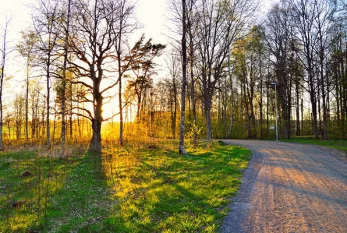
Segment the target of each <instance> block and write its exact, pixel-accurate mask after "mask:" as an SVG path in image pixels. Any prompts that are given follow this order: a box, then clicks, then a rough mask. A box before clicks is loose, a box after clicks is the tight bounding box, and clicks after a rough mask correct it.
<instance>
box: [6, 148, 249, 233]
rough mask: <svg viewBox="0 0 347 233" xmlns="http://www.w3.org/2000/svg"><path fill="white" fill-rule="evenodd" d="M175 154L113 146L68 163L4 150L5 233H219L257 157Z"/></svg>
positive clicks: (220, 151)
mask: <svg viewBox="0 0 347 233" xmlns="http://www.w3.org/2000/svg"><path fill="white" fill-rule="evenodd" d="M159 145H160V146H159ZM173 149H174V147H172V146H168V145H163V144H155V145H154V146H153V145H152V146H148V145H143V146H142V148H140V149H134V148H133V149H129V148H126V149H119V148H109V149H107V150H106V152H105V153H104V154H103V155H102V157H95V156H93V155H89V154H86V155H79V156H72V157H70V158H69V159H58V158H50V157H49V156H44V154H42V153H40V152H30V151H26V152H24V151H21V152H16V153H5V154H3V155H1V159H0V208H1V209H0V232H35V231H40V232H217V231H218V228H219V226H220V224H221V222H222V220H223V217H224V216H225V214H226V213H227V211H228V205H229V203H230V197H231V195H233V194H235V193H236V191H237V190H238V188H239V185H240V178H241V175H242V170H243V169H245V168H246V167H247V164H248V161H249V159H250V152H249V151H248V150H247V149H244V148H241V147H238V146H224V145H214V146H213V148H212V149H211V150H206V149H204V146H201V147H200V148H198V149H195V150H188V152H189V153H188V155H187V156H180V155H178V154H177V153H176V152H175V151H173ZM24 171H28V172H26V173H23V172H24Z"/></svg>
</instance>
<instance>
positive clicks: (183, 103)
mask: <svg viewBox="0 0 347 233" xmlns="http://www.w3.org/2000/svg"><path fill="white" fill-rule="evenodd" d="M186 7H187V5H186V0H182V41H181V46H182V89H181V121H180V143H179V148H178V153H180V154H186V150H185V149H184V121H185V112H186V86H187V39H186V34H187V22H186Z"/></svg>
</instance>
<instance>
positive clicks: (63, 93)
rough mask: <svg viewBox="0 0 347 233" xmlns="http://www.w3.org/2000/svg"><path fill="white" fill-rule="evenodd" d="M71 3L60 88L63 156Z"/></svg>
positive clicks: (62, 151) (69, 1)
mask: <svg viewBox="0 0 347 233" xmlns="http://www.w3.org/2000/svg"><path fill="white" fill-rule="evenodd" d="M71 1H72V0H68V2H67V12H66V17H64V18H65V19H66V21H65V22H66V24H65V30H64V31H65V38H64V61H63V70H62V88H61V92H62V93H61V96H62V98H61V153H62V156H65V140H66V123H65V113H66V108H65V107H66V98H65V92H66V81H67V78H66V75H67V68H68V67H67V59H68V48H69V36H70V32H69V30H70V18H71Z"/></svg>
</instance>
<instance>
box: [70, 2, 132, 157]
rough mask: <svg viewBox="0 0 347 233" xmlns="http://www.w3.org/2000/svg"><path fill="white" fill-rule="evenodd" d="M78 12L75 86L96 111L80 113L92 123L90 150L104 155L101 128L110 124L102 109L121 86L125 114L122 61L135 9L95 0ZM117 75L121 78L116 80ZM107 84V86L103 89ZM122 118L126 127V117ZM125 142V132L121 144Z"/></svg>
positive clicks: (79, 6)
mask: <svg viewBox="0 0 347 233" xmlns="http://www.w3.org/2000/svg"><path fill="white" fill-rule="evenodd" d="M74 8H75V9H76V12H75V13H74V23H73V25H71V27H72V30H71V33H72V34H73V35H71V38H73V39H72V40H70V41H69V45H70V48H71V52H72V54H73V55H74V56H75V57H76V58H77V60H76V61H69V63H70V65H71V66H72V70H73V72H74V74H75V76H76V79H75V80H72V83H73V84H77V85H82V86H83V87H84V92H85V93H87V94H88V95H82V99H83V102H84V103H85V104H90V105H91V106H92V111H90V110H89V109H88V108H86V107H81V106H80V107H79V109H80V110H83V111H84V113H85V114H83V116H84V117H86V118H88V119H89V120H90V121H91V122H92V139H91V142H90V147H89V149H90V151H93V152H100V151H101V126H102V122H103V121H106V120H108V119H104V118H103V116H102V106H103V104H104V102H107V101H109V100H110V99H111V98H112V97H113V96H112V95H108V94H109V92H110V90H111V89H112V88H113V87H115V86H116V85H119V91H120V93H118V94H119V95H120V96H119V105H120V113H119V114H121V113H122V111H123V101H122V96H121V95H122V77H123V75H124V72H125V71H126V70H127V69H128V67H126V66H123V65H122V58H123V56H125V55H123V44H124V41H125V40H126V35H127V34H128V33H130V32H132V30H133V27H131V26H130V25H132V24H130V22H129V20H130V17H131V16H132V14H133V10H134V7H133V6H132V5H129V2H128V1H127V0H121V1H113V0H110V1H108V0H95V1H90V2H85V1H79V2H76V6H75V7H74ZM114 61H117V62H118V64H117V66H115V65H114ZM114 74H118V78H116V79H114V78H112V77H114ZM103 81H104V83H105V85H101V83H102V82H103ZM89 95H91V98H90V97H89ZM75 114H77V115H81V114H78V113H75ZM116 114H117V113H116ZM116 114H114V116H115V115H116ZM114 116H112V117H111V118H113V117H114ZM120 117H121V122H120V124H121V125H122V124H123V122H122V114H121V115H120ZM111 118H110V119H111ZM121 127H122V126H121ZM122 140H123V139H122V129H121V139H120V143H121V144H122Z"/></svg>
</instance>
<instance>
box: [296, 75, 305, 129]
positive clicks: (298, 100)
mask: <svg viewBox="0 0 347 233" xmlns="http://www.w3.org/2000/svg"><path fill="white" fill-rule="evenodd" d="M296 78H298V77H296ZM295 94H296V132H295V134H296V136H300V92H299V80H296V81H295ZM302 120H303V119H302Z"/></svg>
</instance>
